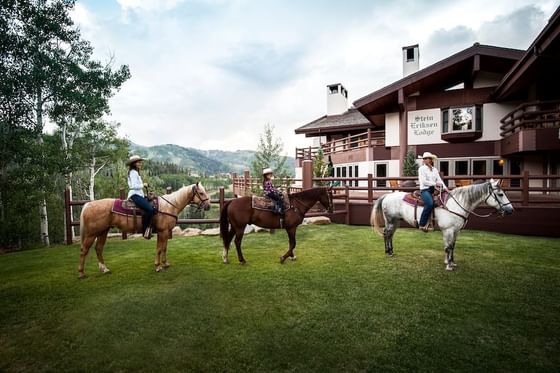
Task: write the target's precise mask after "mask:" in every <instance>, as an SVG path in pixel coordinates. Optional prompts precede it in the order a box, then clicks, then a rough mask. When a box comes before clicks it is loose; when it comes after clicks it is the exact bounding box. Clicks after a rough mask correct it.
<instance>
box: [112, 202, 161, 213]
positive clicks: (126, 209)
mask: <svg viewBox="0 0 560 373" xmlns="http://www.w3.org/2000/svg"><path fill="white" fill-rule="evenodd" d="M152 205H153V206H154V207H155V208H156V210H157V207H158V206H157V205H158V203H157V198H156V199H154V200H153V201H152ZM111 212H113V213H115V214H120V215H143V214H144V210H142V209H141V208H138V207H136V204H134V202H132V201H131V200H127V199H115V202H113V207H112V208H111Z"/></svg>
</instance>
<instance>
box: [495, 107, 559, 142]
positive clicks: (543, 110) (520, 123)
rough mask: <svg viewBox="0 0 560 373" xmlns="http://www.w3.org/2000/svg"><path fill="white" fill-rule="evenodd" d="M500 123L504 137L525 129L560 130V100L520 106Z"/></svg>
mask: <svg viewBox="0 0 560 373" xmlns="http://www.w3.org/2000/svg"><path fill="white" fill-rule="evenodd" d="M500 122H501V123H502V125H501V126H500V130H501V132H500V135H501V136H502V137H506V136H509V135H512V134H514V133H516V132H519V131H522V130H524V129H534V128H560V100H553V101H533V102H528V103H525V104H522V105H519V106H518V107H516V108H515V109H514V110H512V111H511V112H509V113H508V114H507V115H506V116H504V117H503V118H502V119H501V120H500Z"/></svg>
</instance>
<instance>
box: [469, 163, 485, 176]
mask: <svg viewBox="0 0 560 373" xmlns="http://www.w3.org/2000/svg"><path fill="white" fill-rule="evenodd" d="M472 174H473V175H486V160H485V159H473V161H472Z"/></svg>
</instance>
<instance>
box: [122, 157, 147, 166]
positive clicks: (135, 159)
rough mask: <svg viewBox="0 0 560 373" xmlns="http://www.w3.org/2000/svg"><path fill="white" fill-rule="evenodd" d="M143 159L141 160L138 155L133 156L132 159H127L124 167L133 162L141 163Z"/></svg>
mask: <svg viewBox="0 0 560 373" xmlns="http://www.w3.org/2000/svg"><path fill="white" fill-rule="evenodd" d="M144 159H145V158H142V157H140V156H139V155H133V156H132V157H130V158H128V161H126V165H127V166H130V165H131V164H133V163H134V162H138V161H143V160H144Z"/></svg>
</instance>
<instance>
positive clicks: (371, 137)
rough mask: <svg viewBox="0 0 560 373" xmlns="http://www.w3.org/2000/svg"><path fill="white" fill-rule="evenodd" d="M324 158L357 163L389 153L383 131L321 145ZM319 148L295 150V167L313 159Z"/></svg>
mask: <svg viewBox="0 0 560 373" xmlns="http://www.w3.org/2000/svg"><path fill="white" fill-rule="evenodd" d="M321 149H322V151H323V155H324V156H326V157H327V156H329V155H330V156H331V158H332V159H333V161H334V162H335V163H346V162H359V161H365V160H370V159H373V157H374V156H375V154H376V153H379V154H378V155H381V154H383V156H386V154H385V153H389V151H388V150H386V149H385V131H372V130H368V131H367V132H363V133H358V134H356V135H352V136H347V137H343V138H340V139H336V140H332V141H328V142H326V143H323V144H321ZM318 151H319V147H317V146H310V147H307V148H296V166H301V161H303V160H305V159H314V158H315V157H316V155H317V152H318Z"/></svg>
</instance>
